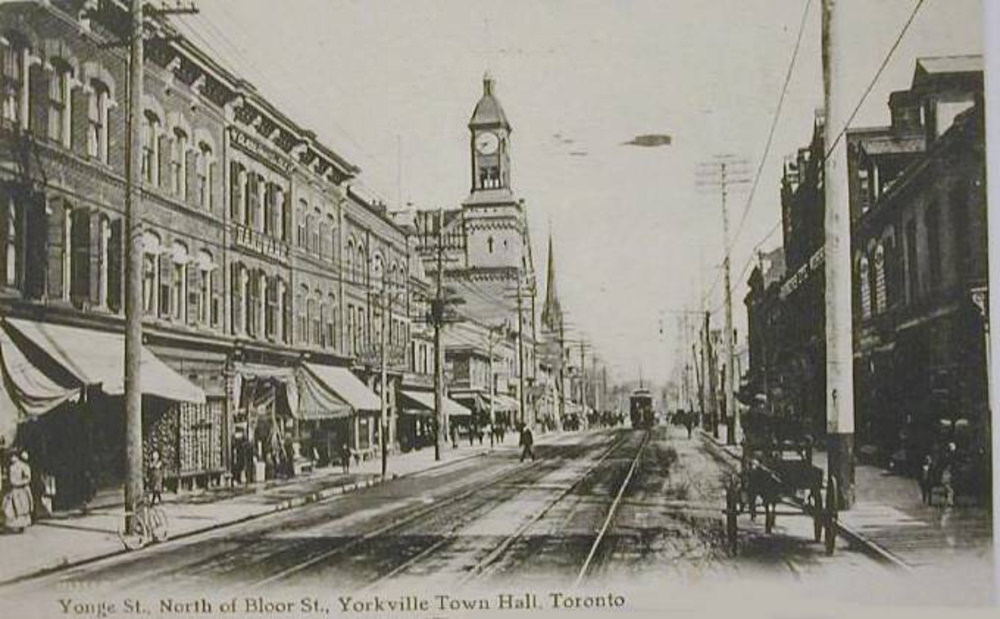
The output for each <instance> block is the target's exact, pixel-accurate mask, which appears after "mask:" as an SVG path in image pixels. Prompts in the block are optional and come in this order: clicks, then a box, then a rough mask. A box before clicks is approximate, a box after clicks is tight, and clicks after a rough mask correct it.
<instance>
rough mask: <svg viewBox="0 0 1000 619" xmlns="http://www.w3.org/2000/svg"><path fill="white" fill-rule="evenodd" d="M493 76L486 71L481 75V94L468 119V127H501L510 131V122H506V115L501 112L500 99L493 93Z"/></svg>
mask: <svg viewBox="0 0 1000 619" xmlns="http://www.w3.org/2000/svg"><path fill="white" fill-rule="evenodd" d="M493 90H494V81H493V76H492V75H490V74H489V73H486V74H485V75H484V76H483V96H482V97H480V98H479V103H476V108H475V109H474V110H473V111H472V118H470V119H469V129H473V130H475V129H491V128H492V129H497V128H503V129H506V130H507V131H510V130H511V128H510V123H509V122H507V115H506V114H504V112H503V106H502V105H500V100H499V99H497V97H496V95H495V94H493Z"/></svg>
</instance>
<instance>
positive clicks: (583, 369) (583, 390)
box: [580, 339, 588, 417]
mask: <svg viewBox="0 0 1000 619" xmlns="http://www.w3.org/2000/svg"><path fill="white" fill-rule="evenodd" d="M587 348H588V346H587V342H585V341H584V340H583V339H581V340H580V404H581V405H583V415H584V417H586V416H587Z"/></svg>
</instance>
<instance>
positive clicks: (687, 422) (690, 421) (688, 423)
mask: <svg viewBox="0 0 1000 619" xmlns="http://www.w3.org/2000/svg"><path fill="white" fill-rule="evenodd" d="M684 427H685V428H687V431H688V438H691V429H692V428H693V427H694V415H693V414H692V413H684Z"/></svg>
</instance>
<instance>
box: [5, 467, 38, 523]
mask: <svg viewBox="0 0 1000 619" xmlns="http://www.w3.org/2000/svg"><path fill="white" fill-rule="evenodd" d="M10 460H11V461H10V468H9V470H8V474H7V481H8V484H9V486H8V488H7V491H6V493H5V494H4V497H3V515H4V524H5V526H6V527H7V528H8V529H10V530H12V531H16V532H18V533H20V532H21V531H24V528H25V527H27V526H29V525H31V507H32V499H31V467H30V466H29V465H28V453H27V452H23V451H22V452H21V453H20V455H17V454H15V455H13V456H11V459H10Z"/></svg>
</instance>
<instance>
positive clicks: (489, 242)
mask: <svg viewBox="0 0 1000 619" xmlns="http://www.w3.org/2000/svg"><path fill="white" fill-rule="evenodd" d="M486 249H487V251H489V252H490V253H491V254H492V253H493V237H492V236H491V237H487V239H486Z"/></svg>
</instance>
